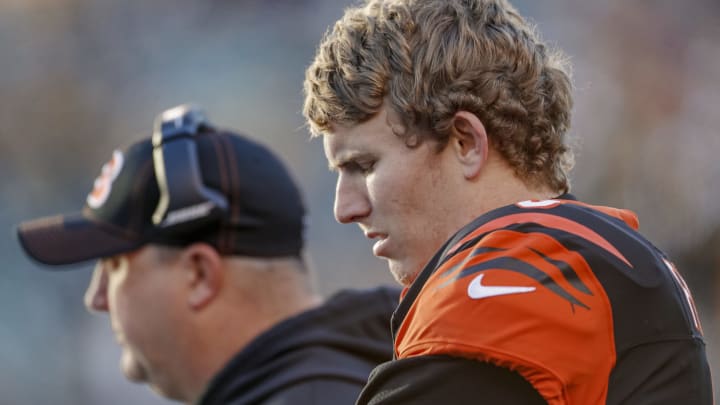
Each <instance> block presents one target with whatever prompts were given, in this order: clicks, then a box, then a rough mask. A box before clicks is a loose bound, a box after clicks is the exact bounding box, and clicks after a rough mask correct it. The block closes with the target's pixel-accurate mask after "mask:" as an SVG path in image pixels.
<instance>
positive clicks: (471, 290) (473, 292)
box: [467, 274, 535, 300]
mask: <svg viewBox="0 0 720 405" xmlns="http://www.w3.org/2000/svg"><path fill="white" fill-rule="evenodd" d="M484 276H485V274H480V275H478V276H477V277H475V278H474V279H473V280H472V281H471V282H470V284H469V285H468V290H467V291H468V296H469V297H470V298H472V299H475V300H479V299H481V298H487V297H495V296H497V295H508V294H522V293H527V292H531V291H535V287H519V286H510V285H507V286H506V285H503V286H500V285H498V286H495V285H483V284H482V279H483V277H484Z"/></svg>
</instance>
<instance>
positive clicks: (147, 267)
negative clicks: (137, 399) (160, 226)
mask: <svg viewBox="0 0 720 405" xmlns="http://www.w3.org/2000/svg"><path fill="white" fill-rule="evenodd" d="M171 266H172V261H170V260H168V259H166V258H161V256H160V254H159V253H158V251H157V248H155V247H152V246H146V247H144V248H141V249H139V250H137V251H135V252H132V253H130V254H126V255H120V256H115V257H112V258H108V259H102V260H100V261H99V262H98V263H97V266H96V267H95V272H94V274H93V279H92V281H91V283H90V285H89V286H88V289H87V292H86V294H85V304H86V306H87V307H88V309H90V310H93V311H102V312H107V313H108V314H109V316H110V323H111V325H112V329H113V332H114V333H115V336H116V338H117V341H118V343H119V344H120V346H121V347H122V350H123V354H122V359H121V368H122V370H123V373H124V374H125V376H126V377H127V378H128V379H129V380H131V381H135V382H146V383H148V384H149V385H150V386H151V387H152V388H153V389H155V390H157V391H158V392H160V393H161V394H163V395H165V396H169V397H174V396H176V394H175V393H174V391H175V389H174V385H175V384H174V379H173V370H175V369H177V367H178V364H177V362H178V358H179V357H180V356H178V353H177V348H178V346H177V345H176V342H178V341H179V340H181V336H177V332H178V331H179V329H178V325H179V324H180V323H179V322H178V315H179V311H178V309H179V308H182V305H183V303H182V302H180V301H179V300H180V297H181V296H180V294H177V293H176V291H177V288H178V286H179V284H178V280H176V278H177V277H175V274H177V273H178V272H177V271H175V272H173V268H172V267H171ZM174 273H175V274H174Z"/></svg>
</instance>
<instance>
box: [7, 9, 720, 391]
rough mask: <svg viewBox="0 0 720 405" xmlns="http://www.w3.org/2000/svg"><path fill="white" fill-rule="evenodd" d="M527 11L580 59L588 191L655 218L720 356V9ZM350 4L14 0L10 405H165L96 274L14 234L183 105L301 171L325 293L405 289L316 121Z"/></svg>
mask: <svg viewBox="0 0 720 405" xmlns="http://www.w3.org/2000/svg"><path fill="white" fill-rule="evenodd" d="M514 4H515V5H516V6H517V7H518V8H519V9H520V11H521V13H523V14H524V15H526V16H528V17H530V19H532V20H533V21H534V22H535V23H536V24H537V25H538V27H539V29H540V31H541V32H542V34H543V37H544V38H545V39H546V40H548V41H550V42H552V43H554V44H557V45H558V46H560V47H561V48H563V49H564V50H565V51H566V52H567V53H568V54H569V55H570V56H571V60H572V63H573V64H574V82H575V86H576V88H577V89H576V93H575V100H576V105H575V111H574V119H573V122H574V124H573V128H572V131H571V136H572V139H573V141H574V142H575V144H576V145H577V146H578V152H577V154H576V160H577V163H576V169H575V171H574V174H573V192H574V193H575V194H577V195H578V196H579V197H580V198H582V199H584V200H586V201H588V202H593V203H599V204H607V205H614V206H619V207H625V208H629V209H632V210H634V211H636V212H637V213H638V214H639V216H640V224H641V229H642V230H643V231H644V233H645V234H646V235H647V236H648V237H649V238H650V239H652V240H653V241H655V243H656V244H657V245H658V246H659V247H660V248H662V249H664V250H666V251H668V252H669V253H670V254H671V255H672V256H673V258H674V259H675V261H676V263H677V264H678V267H679V268H680V271H681V272H682V273H683V274H684V275H685V277H686V279H687V281H688V283H689V284H690V287H691V289H692V290H693V291H694V293H695V296H696V299H697V301H698V302H697V303H698V307H699V310H700V313H701V316H702V318H703V321H704V326H705V333H706V336H707V340H708V345H709V351H710V354H711V360H712V362H713V364H717V363H718V356H719V355H720V351H719V350H717V343H718V341H719V340H720V320H719V319H718V317H719V316H720V315H719V313H718V310H717V308H719V307H720V306H719V304H720V303H718V302H717V300H718V298H716V296H717V294H716V290H717V289H718V287H719V280H718V276H717V274H718V270H720V184H718V179H720V159H719V158H718V154H720V136H718V131H719V130H720V111H719V109H718V105H720V3H718V2H717V1H716V0H696V1H690V2H677V1H669V0H659V1H632V2H623V1H619V0H614V1H590V0H582V1H573V0H547V1H543V2H538V1H531V0H523V1H515V2H514ZM347 5H349V3H345V2H343V1H333V0H296V1H293V0H285V1H282V0H267V1H260V0H256V1H244V0H236V1H229V0H205V1H200V0H178V1H169V0H155V1H138V0H128V1H111V0H4V1H2V2H0V199H1V201H2V207H1V208H0V229H2V230H3V231H2V232H0V257H2V259H3V269H2V270H0V404H3V405H5V404H7V405H15V404H47V403H53V404H75V405H84V404H88V405H89V404H108V405H113V404H118V405H119V404H126V403H135V404H163V403H167V401H165V400H162V399H159V398H157V397H156V396H154V395H153V394H151V393H150V392H149V390H148V389H147V388H145V387H144V386H141V385H135V384H131V383H129V382H126V381H125V380H124V378H123V376H122V374H121V372H120V370H119V368H118V365H117V364H118V357H119V350H118V348H117V347H116V345H115V343H114V338H113V336H112V334H111V331H110V327H109V325H108V322H107V319H106V318H105V317H101V316H91V315H90V314H88V313H87V312H85V310H84V308H83V306H82V294H83V292H84V289H85V286H86V283H87V281H88V279H89V276H90V268H91V264H87V265H85V266H83V267H84V269H83V270H79V271H71V272H66V271H60V272H46V271H41V270H40V267H39V266H38V265H37V264H35V263H33V262H32V261H30V260H29V259H27V258H26V257H25V256H24V255H23V254H22V252H21V251H20V248H19V245H18V243H17V241H16V238H15V230H14V227H15V226H16V225H17V223H18V222H19V221H21V220H24V219H28V218H34V217H37V216H42V215H49V214H55V213H59V212H70V211H76V210H78V209H79V208H80V207H81V205H82V204H83V201H84V199H85V195H86V194H87V192H88V191H90V189H91V187H92V182H93V180H94V179H95V177H96V176H97V175H98V173H99V171H100V167H101V166H102V164H103V163H105V162H106V161H107V160H108V158H109V157H110V153H111V151H112V150H113V149H114V148H116V147H117V146H120V145H127V144H129V143H131V142H133V141H135V140H137V139H139V138H140V137H142V136H144V135H147V134H149V131H150V129H151V124H152V120H153V118H154V116H155V115H156V114H157V113H158V112H160V111H161V110H163V109H165V108H168V107H171V106H174V105H176V104H179V103H182V102H188V101H192V102H196V103H199V104H201V105H203V106H204V107H205V108H206V110H207V111H208V113H209V116H210V117H211V119H212V120H213V121H215V122H217V123H219V124H221V126H224V127H229V128H234V129H236V130H238V131H241V132H244V133H246V134H248V135H250V136H251V137H253V138H256V139H259V140H260V141H262V142H264V143H265V144H267V145H269V146H270V147H272V148H273V149H275V150H276V151H277V152H278V153H279V154H280V155H281V156H282V157H283V158H284V159H285V161H286V162H287V163H288V165H289V166H290V167H291V169H292V170H293V171H294V173H295V177H296V179H297V180H298V182H299V183H300V184H301V186H302V187H303V188H304V196H305V200H306V203H307V206H308V208H309V211H310V215H309V218H308V222H307V223H308V231H307V236H308V246H307V252H308V254H309V256H310V257H311V259H312V262H313V263H314V266H315V270H316V284H317V286H318V288H319V290H320V292H321V293H323V294H324V295H328V294H331V293H332V292H334V291H336V290H338V289H339V288H342V287H363V286H371V285H376V284H380V283H383V284H391V283H392V280H391V278H390V277H389V275H388V272H387V270H386V267H385V264H384V262H381V261H379V260H377V259H375V258H374V257H372V254H371V251H370V243H369V242H368V241H366V240H365V239H364V238H363V236H362V234H361V233H360V232H358V230H357V229H356V227H354V226H341V225H339V224H337V223H335V221H334V219H333V217H332V201H333V193H334V176H333V175H332V174H331V173H329V172H328V170H327V164H326V162H325V159H324V155H323V152H322V146H321V142H319V141H317V140H310V138H309V134H308V131H307V129H306V127H305V125H304V122H303V119H302V116H301V113H300V111H301V108H302V80H303V75H304V69H305V67H306V66H307V65H308V64H309V63H310V61H311V59H312V57H313V54H314V51H315V48H316V46H317V42H318V41H319V39H320V37H321V35H322V33H323V32H324V31H325V29H326V27H327V26H328V25H330V24H332V23H333V22H334V21H335V20H336V19H337V18H339V17H340V16H341V14H342V10H343V8H344V7H346V6H347ZM715 385H716V387H717V386H718V385H720V384H717V383H716V384H715Z"/></svg>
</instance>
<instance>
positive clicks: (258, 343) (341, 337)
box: [198, 287, 399, 405]
mask: <svg viewBox="0 0 720 405" xmlns="http://www.w3.org/2000/svg"><path fill="white" fill-rule="evenodd" d="M398 299H399V290H397V289H392V288H387V287H381V288H375V289H372V290H366V291H342V292H340V293H338V294H336V295H334V296H333V297H331V298H330V299H329V300H327V302H325V303H324V304H323V305H322V306H320V307H318V308H315V309H312V310H310V311H307V312H304V313H302V314H300V315H297V316H295V317H292V318H290V319H287V320H285V321H283V322H281V323H279V324H277V325H276V326H274V327H273V328H272V329H270V330H268V331H266V332H265V333H263V334H262V335H260V336H259V337H257V338H256V339H254V340H253V341H252V342H251V343H250V344H249V345H247V346H246V347H245V348H244V349H243V350H242V351H241V352H240V353H238V354H237V355H236V356H235V357H234V358H233V359H232V360H230V362H229V363H228V364H227V365H226V366H225V367H224V369H223V370H221V371H220V373H219V374H218V375H217V376H215V378H214V379H213V380H212V381H211V382H210V384H209V386H208V388H207V391H206V392H205V393H204V394H203V396H202V397H201V399H200V401H199V402H198V404H199V405H216V404H217V405H219V404H223V405H320V404H332V405H344V404H354V403H355V400H356V399H357V397H358V394H359V393H360V390H361V389H362V387H363V386H364V385H365V383H366V381H367V378H368V375H369V374H370V371H371V370H372V369H373V368H374V367H375V366H377V365H378V364H380V363H382V362H385V361H388V360H390V359H391V358H392V338H391V334H390V326H389V325H390V324H389V320H390V316H391V314H392V311H393V310H394V309H395V307H396V305H397V302H398Z"/></svg>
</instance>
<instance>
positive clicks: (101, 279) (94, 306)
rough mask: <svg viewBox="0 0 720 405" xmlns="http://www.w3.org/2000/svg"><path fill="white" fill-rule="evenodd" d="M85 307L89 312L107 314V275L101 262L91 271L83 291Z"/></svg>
mask: <svg viewBox="0 0 720 405" xmlns="http://www.w3.org/2000/svg"><path fill="white" fill-rule="evenodd" d="M85 307H86V308H87V309H88V311H90V312H107V310H108V299H107V273H106V272H105V269H103V265H102V262H101V261H98V262H97V264H96V265H95V270H93V275H92V278H91V279H90V284H89V285H88V288H87V290H86V291H85Z"/></svg>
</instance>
